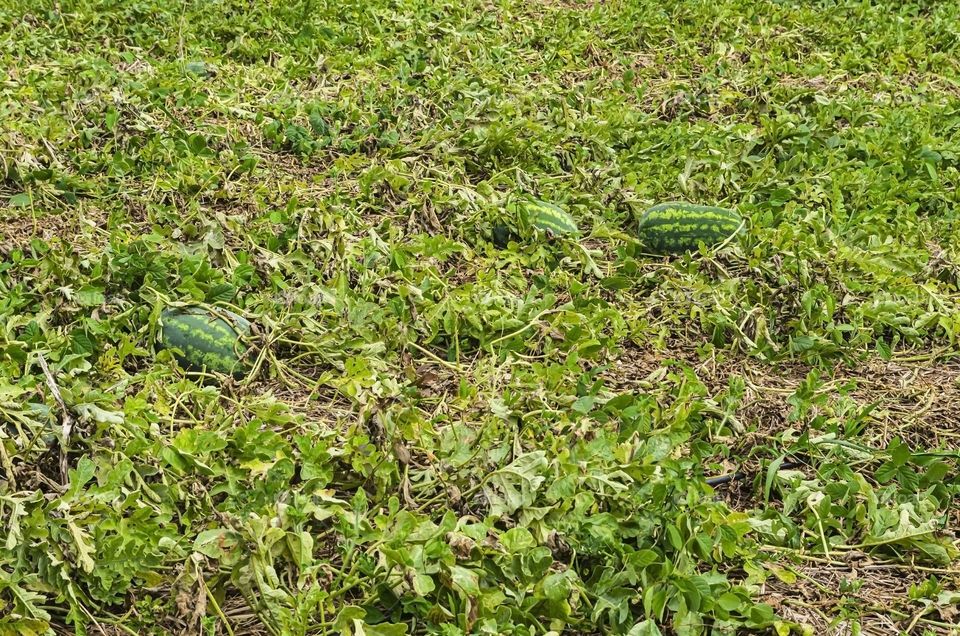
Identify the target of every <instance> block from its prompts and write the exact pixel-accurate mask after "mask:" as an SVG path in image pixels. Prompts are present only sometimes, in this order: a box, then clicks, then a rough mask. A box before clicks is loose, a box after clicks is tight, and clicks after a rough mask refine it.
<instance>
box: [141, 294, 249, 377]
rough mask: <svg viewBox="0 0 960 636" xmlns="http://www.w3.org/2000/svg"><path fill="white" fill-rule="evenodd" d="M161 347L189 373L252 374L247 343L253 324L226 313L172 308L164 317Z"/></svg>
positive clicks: (233, 314)
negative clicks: (249, 372)
mask: <svg viewBox="0 0 960 636" xmlns="http://www.w3.org/2000/svg"><path fill="white" fill-rule="evenodd" d="M160 324H161V333H160V346H161V347H162V348H164V349H169V350H171V351H172V352H173V356H174V358H176V360H177V362H178V363H179V364H180V366H181V367H183V368H184V369H185V370H187V371H194V372H201V371H207V372H210V371H212V372H216V373H223V374H226V375H232V376H234V377H236V378H241V377H243V376H244V375H245V374H246V373H247V372H248V371H249V364H248V363H247V360H245V357H246V356H245V354H246V351H247V349H248V346H247V344H246V343H245V342H244V340H245V338H246V337H247V336H249V335H250V322H249V321H248V320H247V319H246V318H244V317H243V316H238V315H237V314H235V313H233V312H230V311H227V310H225V309H219V308H218V309H213V310H205V309H203V308H200V307H175V308H168V309H165V310H164V311H162V312H161V314H160Z"/></svg>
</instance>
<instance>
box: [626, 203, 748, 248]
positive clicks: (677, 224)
mask: <svg viewBox="0 0 960 636" xmlns="http://www.w3.org/2000/svg"><path fill="white" fill-rule="evenodd" d="M742 227H743V217H741V216H740V214H739V213H738V212H737V211H736V210H729V209H727V208H719V207H716V206H712V205H694V204H692V203H683V202H677V201H671V202H669V203H660V204H658V205H655V206H653V207H652V208H649V209H648V210H647V211H645V212H644V213H643V214H642V215H641V216H640V232H639V234H640V240H641V242H642V243H643V246H644V249H646V250H647V251H649V252H651V253H654V254H682V253H683V252H687V251H695V250H696V249H697V248H698V246H699V243H700V242H701V241H702V242H703V243H704V245H707V246H713V245H717V244H719V243H722V242H724V241H726V240H727V239H729V238H730V237H731V236H733V235H734V234H735V233H736V232H737V231H739V230H740V229H741V228H742Z"/></svg>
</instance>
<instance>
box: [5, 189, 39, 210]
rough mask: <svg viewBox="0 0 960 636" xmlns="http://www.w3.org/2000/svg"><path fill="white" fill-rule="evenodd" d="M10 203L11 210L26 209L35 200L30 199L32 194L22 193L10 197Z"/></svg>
mask: <svg viewBox="0 0 960 636" xmlns="http://www.w3.org/2000/svg"><path fill="white" fill-rule="evenodd" d="M8 202H9V204H10V207H11V208H25V207H27V206H29V205H30V204H31V203H33V199H32V198H31V197H30V193H28V192H21V193H20V194H15V195H13V196H12V197H10V198H9V199H8Z"/></svg>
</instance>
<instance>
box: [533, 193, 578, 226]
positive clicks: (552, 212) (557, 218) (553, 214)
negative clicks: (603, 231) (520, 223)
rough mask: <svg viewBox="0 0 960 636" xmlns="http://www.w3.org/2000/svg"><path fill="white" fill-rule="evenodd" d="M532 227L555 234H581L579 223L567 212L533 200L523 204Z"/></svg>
mask: <svg viewBox="0 0 960 636" xmlns="http://www.w3.org/2000/svg"><path fill="white" fill-rule="evenodd" d="M523 210H524V212H525V213H526V215H527V221H528V222H529V223H530V225H531V227H535V228H536V229H538V230H542V231H545V232H552V233H554V234H579V233H580V228H578V227H577V222H576V221H574V220H573V217H572V216H570V214H568V213H567V211H566V210H564V209H563V208H561V207H560V206H558V205H554V204H553V203H547V202H546V201H540V200H539V199H533V200H532V201H526V202H524V203H523Z"/></svg>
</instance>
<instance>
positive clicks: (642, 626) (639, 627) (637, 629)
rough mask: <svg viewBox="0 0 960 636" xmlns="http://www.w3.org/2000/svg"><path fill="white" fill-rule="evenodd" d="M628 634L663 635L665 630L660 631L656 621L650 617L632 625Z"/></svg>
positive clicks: (634, 635)
mask: <svg viewBox="0 0 960 636" xmlns="http://www.w3.org/2000/svg"><path fill="white" fill-rule="evenodd" d="M627 636H663V632H661V631H660V628H659V627H657V624H656V623H654V622H653V621H652V620H650V619H649V618H648V619H647V620H645V621H642V622H640V623H637V624H636V625H634V626H633V627H631V628H630V631H628V632H627Z"/></svg>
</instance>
